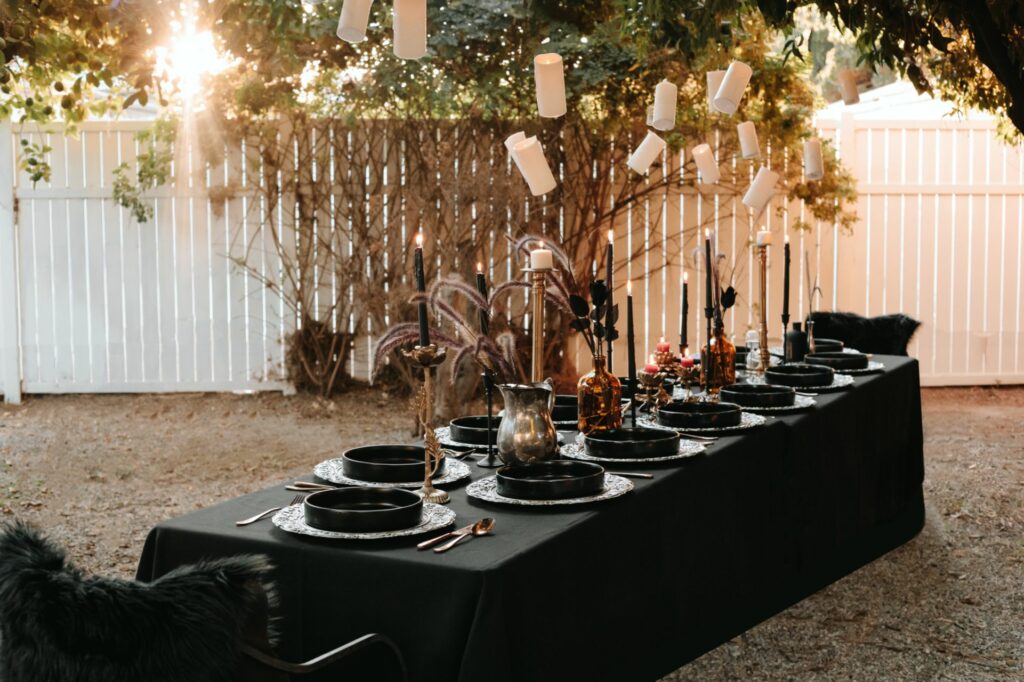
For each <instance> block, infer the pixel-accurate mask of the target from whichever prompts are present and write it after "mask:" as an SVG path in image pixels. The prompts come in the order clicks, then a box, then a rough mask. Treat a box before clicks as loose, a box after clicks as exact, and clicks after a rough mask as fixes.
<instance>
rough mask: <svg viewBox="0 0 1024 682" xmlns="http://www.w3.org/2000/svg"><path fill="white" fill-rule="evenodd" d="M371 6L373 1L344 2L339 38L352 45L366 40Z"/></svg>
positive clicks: (356, 0)
mask: <svg viewBox="0 0 1024 682" xmlns="http://www.w3.org/2000/svg"><path fill="white" fill-rule="evenodd" d="M371 5H373V0H344V2H343V3H342V4H341V16H340V17H339V18H338V37H339V38H341V39H342V40H345V41H347V42H350V43H358V42H360V41H362V40H366V24H367V23H368V22H369V21H370V6H371Z"/></svg>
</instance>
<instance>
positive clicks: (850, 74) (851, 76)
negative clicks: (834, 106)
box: [836, 69, 860, 104]
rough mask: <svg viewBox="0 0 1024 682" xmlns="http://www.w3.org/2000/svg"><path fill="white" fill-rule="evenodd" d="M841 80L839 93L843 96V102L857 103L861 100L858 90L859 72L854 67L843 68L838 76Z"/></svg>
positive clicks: (837, 78)
mask: <svg viewBox="0 0 1024 682" xmlns="http://www.w3.org/2000/svg"><path fill="white" fill-rule="evenodd" d="M836 80H837V81H838V82H839V94H841V95H842V96H843V104H856V103H857V102H859V101H860V93H859V92H857V72H856V71H854V70H853V69H843V70H842V71H840V72H839V75H837V76H836Z"/></svg>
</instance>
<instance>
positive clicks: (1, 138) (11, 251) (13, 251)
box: [0, 121, 21, 404]
mask: <svg viewBox="0 0 1024 682" xmlns="http://www.w3.org/2000/svg"><path fill="white" fill-rule="evenodd" d="M12 140H13V138H12V136H11V124H10V123H9V122H6V121H5V122H3V123H0V387H2V388H3V393H4V401H5V402H8V403H14V404H17V403H20V402H21V361H20V357H21V353H20V351H19V348H18V347H19V343H18V334H19V331H18V267H17V240H16V239H15V234H14V231H15V230H16V229H17V224H16V222H15V209H14V149H13V148H12V146H13V141H12Z"/></svg>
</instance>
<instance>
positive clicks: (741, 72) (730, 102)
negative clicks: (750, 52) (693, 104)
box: [715, 62, 754, 114]
mask: <svg viewBox="0 0 1024 682" xmlns="http://www.w3.org/2000/svg"><path fill="white" fill-rule="evenodd" d="M753 73H754V70H753V69H751V68H750V67H749V66H747V65H746V64H744V63H743V62H733V63H732V64H730V65H729V70H728V71H726V72H725V78H723V79H722V84H721V85H719V86H718V92H717V93H715V108H716V109H718V110H719V111H721V112H722V113H723V114H735V113H736V110H737V109H739V107H740V100H741V99H743V91H744V90H746V89H747V83H749V82H750V76H751V75H753Z"/></svg>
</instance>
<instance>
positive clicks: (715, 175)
mask: <svg viewBox="0 0 1024 682" xmlns="http://www.w3.org/2000/svg"><path fill="white" fill-rule="evenodd" d="M693 162H694V163H695V164H697V170H698V171H700V181H701V182H702V183H703V184H705V185H713V184H715V183H716V182H718V180H719V178H721V174H720V173H719V171H718V161H716V160H715V155H714V153H713V152H712V151H711V145H709V144H706V143H705V144H699V145H697V146H696V147H694V148H693Z"/></svg>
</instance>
